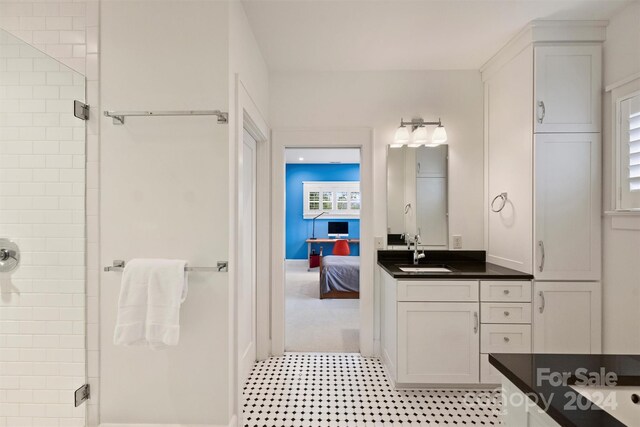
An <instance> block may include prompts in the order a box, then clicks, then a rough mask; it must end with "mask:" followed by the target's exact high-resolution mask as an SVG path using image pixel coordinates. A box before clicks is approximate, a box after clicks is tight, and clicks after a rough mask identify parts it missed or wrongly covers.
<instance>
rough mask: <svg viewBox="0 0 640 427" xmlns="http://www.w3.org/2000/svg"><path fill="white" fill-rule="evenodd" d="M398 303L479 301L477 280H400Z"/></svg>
mask: <svg viewBox="0 0 640 427" xmlns="http://www.w3.org/2000/svg"><path fill="white" fill-rule="evenodd" d="M398 301H434V302H440V301H442V302H469V301H478V281H477V280H400V281H398Z"/></svg>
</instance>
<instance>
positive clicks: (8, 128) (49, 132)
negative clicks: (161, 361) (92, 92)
mask: <svg viewBox="0 0 640 427" xmlns="http://www.w3.org/2000/svg"><path fill="white" fill-rule="evenodd" d="M84 98H85V78H84V76H82V75H81V74H79V73H77V72H75V71H73V70H71V69H70V68H67V67H66V66H64V65H63V64H61V63H60V62H58V61H56V60H55V59H52V58H50V57H48V56H46V55H45V54H43V53H42V52H40V51H38V50H37V49H35V48H34V47H33V46H30V45H28V44H27V43H25V42H23V41H22V40H19V39H17V38H16V37H14V36H12V35H10V34H9V33H7V32H4V31H2V30H0V427H5V426H6V427H8V426H11V427H13V426H45V427H49V426H51V427H63V426H84V425H85V406H84V405H83V406H80V407H77V408H76V407H75V405H74V390H75V389H77V388H79V387H81V386H82V385H83V384H85V382H86V368H85V365H86V363H85V360H86V352H85V335H86V333H85V331H86V322H85V123H84V121H83V120H81V119H78V118H76V117H74V100H79V101H84Z"/></svg>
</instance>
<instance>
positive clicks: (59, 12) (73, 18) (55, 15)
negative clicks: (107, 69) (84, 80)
mask: <svg viewBox="0 0 640 427" xmlns="http://www.w3.org/2000/svg"><path fill="white" fill-rule="evenodd" d="M97 5H98V2H97V1H86V0H82V1H56V0H53V1H52V0H46V1H45V0H42V1H33V0H29V1H22V0H0V28H2V29H3V30H5V31H8V32H10V33H11V34H13V35H15V36H17V37H18V38H20V39H22V40H24V41H25V42H27V43H29V44H30V45H32V46H34V47H36V48H37V49H38V50H40V51H41V52H44V53H46V54H47V55H49V56H51V57H53V58H56V59H58V60H59V61H61V62H62V63H63V64H65V65H67V66H68V67H70V68H72V69H74V70H76V71H78V72H80V73H82V74H85V56H86V52H87V31H86V29H87V27H88V26H89V24H91V26H94V27H95V26H97V20H94V19H93V18H94V16H97ZM93 9H95V11H94V10H93ZM90 14H91V15H92V16H91V18H89V15H90Z"/></svg>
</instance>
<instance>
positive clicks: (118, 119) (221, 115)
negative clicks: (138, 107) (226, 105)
mask: <svg viewBox="0 0 640 427" xmlns="http://www.w3.org/2000/svg"><path fill="white" fill-rule="evenodd" d="M104 115H105V116H107V117H111V118H113V124H114V125H123V124H124V118H125V117H127V116H144V117H149V116H218V123H220V124H224V123H227V122H228V121H229V114H228V113H225V112H223V111H220V110H187V111H105V112H104Z"/></svg>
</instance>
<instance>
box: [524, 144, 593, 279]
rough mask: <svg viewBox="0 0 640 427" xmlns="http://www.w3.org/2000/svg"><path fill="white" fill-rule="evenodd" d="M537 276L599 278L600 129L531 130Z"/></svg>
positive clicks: (542, 277)
mask: <svg viewBox="0 0 640 427" xmlns="http://www.w3.org/2000/svg"><path fill="white" fill-rule="evenodd" d="M535 175H536V179H535V187H536V188H535V231H534V234H535V242H534V245H535V247H534V253H535V264H536V265H535V266H534V275H535V278H536V279H538V280H600V221H601V219H600V207H601V199H600V191H601V189H600V134H587V133H583V134H538V135H536V136H535Z"/></svg>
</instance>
